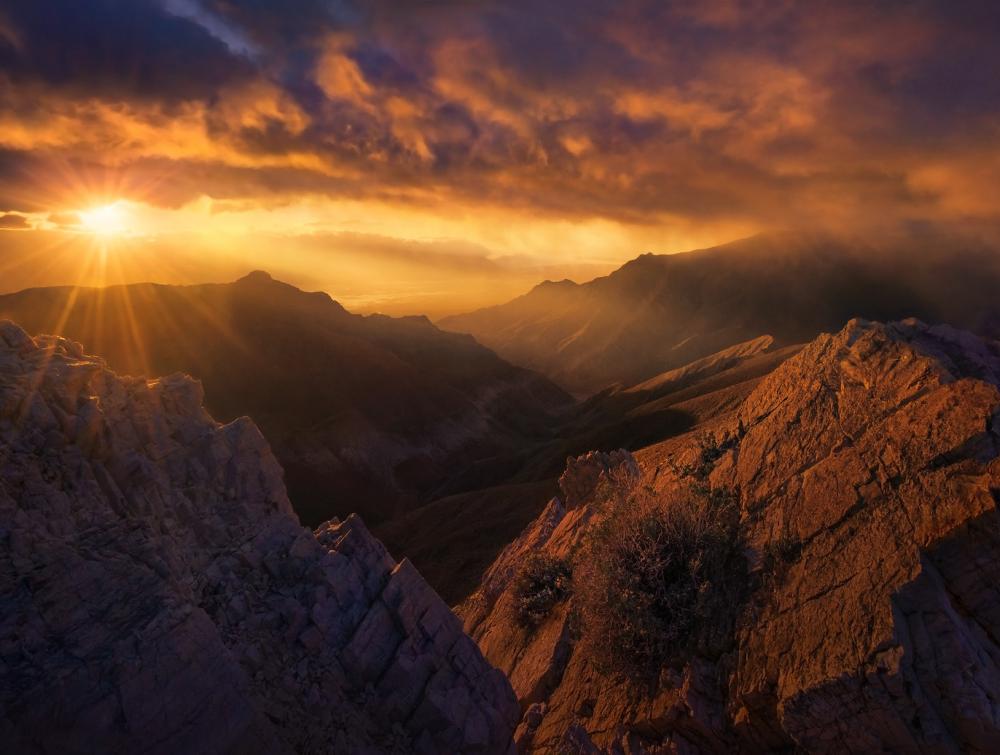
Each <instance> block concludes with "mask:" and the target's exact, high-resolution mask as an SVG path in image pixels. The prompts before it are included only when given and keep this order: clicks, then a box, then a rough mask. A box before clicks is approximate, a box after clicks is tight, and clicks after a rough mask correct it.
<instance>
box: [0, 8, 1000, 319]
mask: <svg viewBox="0 0 1000 755" xmlns="http://www.w3.org/2000/svg"><path fill="white" fill-rule="evenodd" d="M998 31H1000V29H998V14H997V12H996V10H995V7H994V5H993V4H991V3H988V2H977V1H975V0H963V1H961V2H944V1H943V0H939V1H936V2H935V1H933V0H920V1H918V2H881V3H854V2H849V3H819V2H816V3H804V2H790V1H781V2H773V1H771V0H768V1H766V2H765V1H763V0H759V1H758V0H745V1H741V0H711V1H709V2H697V3H695V2H690V3H688V2H672V3H662V2H614V3H612V2H594V1H591V0H585V1H582V2H581V1H579V0H578V1H577V2H572V3H571V2H532V3H523V2H508V3H494V2H466V3H463V2H445V1H441V2H421V3H416V2H405V3H400V2H388V0H378V1H377V2H364V3H362V2H350V1H348V0H343V1H341V2H324V1H322V0H310V1H309V2H302V3H296V4H295V11H294V12H290V11H289V10H288V6H287V4H284V3H278V2H268V0H256V1H255V2H252V3H244V2H235V1H234V0H163V1H162V2H153V1H149V2H133V1H126V0H93V1H92V2H87V3H80V2H77V1H76V0H47V1H46V2H30V3H29V2H11V1H10V0H7V2H3V3H0V227H2V229H3V230H2V231H0V290H2V291H5V292H6V291H14V290H18V289H21V288H24V287H28V286H42V285H53V284H84V285H100V284H108V283H122V282H134V281H144V280H155V281H159V282H165V283H195V282H206V281H225V280H232V279H234V278H235V277H238V276H239V275H242V274H244V273H246V272H247V271H248V270H251V269H254V268H265V269H267V270H269V271H271V272H272V274H274V275H275V276H276V277H279V278H281V279H283V280H287V281H289V282H291V283H294V284H296V285H299V286H304V287H307V288H315V289H323V290H325V291H327V292H329V293H330V294H331V295H332V296H334V297H335V298H337V299H338V300H340V301H342V302H343V303H344V304H345V306H347V307H348V308H350V309H353V310H355V311H361V312H365V311H374V310H379V311H384V312H388V313H393V314H399V313H411V312H425V313H428V314H431V315H432V316H440V315H444V314H449V313H454V312H459V311H465V310H469V309H472V308H474V307H478V306H482V305H486V304H493V303H497V302H501V301H504V300H507V299H510V298H511V297H513V296H515V295H517V294H520V293H522V292H524V291H525V290H527V288H529V287H530V286H531V285H533V284H535V283H537V282H538V281H539V280H542V279H544V278H552V279H560V278H564V277H570V278H574V279H577V280H586V279H589V278H593V277H595V276H596V275H601V274H604V273H607V272H609V271H611V270H612V269H614V268H616V267H617V266H619V265H620V264H621V263H623V262H624V261H626V260H628V259H630V258H632V257H634V256H636V255H637V254H638V253H639V252H643V251H654V252H673V251H680V250H684V249H689V248H695V247H705V246H710V245H713V244H717V243H722V242H726V241H730V240H733V239H736V238H741V237H745V236H748V235H752V234H755V233H758V232H762V231H768V230H773V229H777V228H789V227H799V226H805V227H808V228H809V229H810V230H816V229H834V230H837V229H845V228H846V229H849V230H850V231H851V232H852V233H865V232H868V231H871V232H878V231H881V230H885V229H886V228H892V229H896V228H899V227H904V228H906V227H911V226H912V225H913V224H914V223H915V222H919V223H934V224H941V225H948V226H955V227H960V228H962V229H964V230H966V231H969V230H971V231H973V232H976V233H980V232H981V233H987V232H989V231H990V230H991V229H992V228H993V227H994V225H995V223H996V221H997V219H998V218H997V215H998V207H1000V187H998V181H997V178H996V177H997V176H998V175H1000V150H998V146H1000V78H998V77H997V76H996V71H997V70H998V64H1000V52H998V49H1000V48H998V47H997V45H996V44H995V40H996V39H997V38H998Z"/></svg>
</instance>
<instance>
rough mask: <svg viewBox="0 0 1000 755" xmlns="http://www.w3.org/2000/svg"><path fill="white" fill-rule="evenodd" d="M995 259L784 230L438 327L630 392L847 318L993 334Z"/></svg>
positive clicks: (539, 290)
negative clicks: (747, 346) (692, 365)
mask: <svg viewBox="0 0 1000 755" xmlns="http://www.w3.org/2000/svg"><path fill="white" fill-rule="evenodd" d="M998 285H1000V254H997V252H996V250H995V249H993V248H992V247H990V246H989V245H986V244H984V243H982V242H980V241H978V240H976V239H974V238H971V237H970V238H964V237H959V236H948V235H944V234H934V233H928V234H926V235H924V236H903V237H892V238H885V239H874V240H866V239H857V238H849V237H838V236H834V235H828V234H798V233H781V234H767V235H758V236H754V237H750V238H747V239H742V240H739V241H735V242H731V243H729V244H724V245H721V246H717V247H711V248H707V249H698V250H692V251H688V252H682V253H678V254H670V255H654V254H649V253H646V254H643V255H640V256H639V257H636V258H635V259H633V260H630V261H629V262H626V263H625V264H624V265H622V266H621V267H620V268H619V269H618V270H616V271H614V272H612V273H611V274H610V275H607V276H603V277H600V278H596V279H594V280H592V281H589V282H587V283H582V284H576V285H574V286H555V287H553V286H551V285H549V286H536V287H535V288H533V289H532V290H531V291H529V292H528V293H526V294H524V295H522V296H521V297H518V298H516V299H514V300H512V301H510V302H508V303H506V304H501V305H496V306H493V307H488V308H484V309H481V310H477V311H475V312H471V313H467V314H465V315H455V316H452V317H447V318H443V319H441V320H440V321H439V324H440V325H441V327H443V328H446V329H448V330H453V331H458V332H467V333H471V334H472V335H473V336H475V337H476V339H477V340H479V341H480V342H482V343H484V344H486V345H487V346H489V347H491V348H493V349H494V350H495V351H496V352H497V353H499V354H500V355H501V356H503V357H505V358H507V359H509V360H511V361H513V362H515V363H517V364H521V365H524V366H526V367H530V368H532V369H536V370H539V371H540V372H542V373H544V374H546V375H548V376H549V377H550V378H552V379H553V380H554V381H555V382H556V383H558V384H560V385H563V386H564V387H565V388H567V389H568V390H570V391H571V392H573V393H574V394H576V395H578V396H584V395H589V394H591V393H595V392H597V391H599V390H602V389H603V388H606V387H608V386H610V385H614V384H616V383H621V384H625V385H629V384H635V383H639V382H641V381H643V380H646V379H648V378H650V377H652V376H654V375H656V374H659V373H661V372H664V371H666V370H669V369H672V368H675V367H680V366H682V365H684V364H687V363H689V362H692V361H695V360H696V359H699V358H701V357H704V356H707V355H708V354H711V353H714V352H716V351H719V350H721V349H723V348H726V347H728V346H731V345H732V344H735V343H738V342H741V341H747V340H750V339H752V338H756V337H758V336H760V335H763V334H770V335H772V336H773V337H774V338H775V339H776V341H777V342H778V344H779V345H789V344H792V343H801V342H803V341H806V340H809V339H811V338H813V337H815V336H816V335H817V334H818V333H820V332H823V331H824V330H831V329H834V328H837V327H839V326H840V325H841V324H842V323H844V322H846V321H847V320H849V319H850V318H852V317H856V316H865V317H869V318H871V319H877V320H894V319H901V318H904V317H910V316H918V317H921V318H923V319H925V320H928V321H931V322H949V323H952V324H955V325H956V326H959V327H966V328H969V329H971V330H973V331H975V332H979V333H983V334H987V335H991V334H996V333H998V332H1000V327H998V323H1000V313H998V308H997V307H996V305H995V303H994V300H993V296H992V293H991V292H992V291H993V290H995V288H996V286H998Z"/></svg>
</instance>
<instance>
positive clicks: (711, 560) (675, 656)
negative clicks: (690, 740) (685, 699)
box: [580, 488, 747, 681]
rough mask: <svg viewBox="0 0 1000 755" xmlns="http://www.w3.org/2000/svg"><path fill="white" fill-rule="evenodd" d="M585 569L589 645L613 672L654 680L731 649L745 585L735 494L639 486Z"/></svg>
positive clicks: (600, 537)
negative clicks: (662, 495) (666, 496)
mask: <svg viewBox="0 0 1000 755" xmlns="http://www.w3.org/2000/svg"><path fill="white" fill-rule="evenodd" d="M581 564H582V566H581V569H582V571H583V573H582V574H581V577H580V582H581V584H586V586H587V589H586V590H585V591H580V592H581V593H582V595H581V601H580V602H581V604H582V607H581V610H582V616H581V625H582V628H581V631H582V632H583V635H584V638H583V641H584V642H586V643H587V644H588V645H589V646H590V648H591V655H592V656H593V657H594V658H595V660H596V661H597V662H598V664H599V665H600V666H602V667H603V669H604V670H605V671H610V672H614V673H618V674H622V675H625V676H628V677H630V678H632V679H637V680H638V679H648V680H650V681H652V680H654V679H655V678H656V677H658V676H659V673H660V670H661V669H662V668H663V666H665V665H679V664H682V663H683V662H684V661H685V660H686V659H688V658H690V657H691V656H692V655H694V654H698V655H702V656H705V657H710V658H715V657H718V656H719V655H721V654H722V653H724V652H725V651H726V650H728V649H729V647H730V646H731V643H732V638H733V634H734V627H735V622H736V620H737V618H738V615H739V612H740V610H741V607H742V604H743V601H744V597H745V593H746V586H747V567H746V560H745V558H744V555H743V548H742V543H741V539H740V534H739V506H738V503H737V499H736V496H735V495H733V494H731V493H724V492H712V491H707V489H703V488H697V489H692V490H691V491H690V492H689V493H686V494H679V495H677V496H676V497H674V498H673V499H671V500H669V501H664V500H661V499H659V498H658V496H657V495H656V494H655V493H653V492H652V491H650V490H648V489H639V490H636V491H634V493H633V495H632V496H630V497H629V498H628V499H626V500H625V501H624V502H623V504H622V505H619V506H616V507H615V509H614V510H609V511H608V512H607V516H605V517H604V519H603V522H602V524H601V525H600V526H599V527H598V529H597V531H596V532H595V534H594V536H593V538H592V539H591V541H590V546H589V549H588V551H587V553H586V554H584V556H583V559H582V560H581Z"/></svg>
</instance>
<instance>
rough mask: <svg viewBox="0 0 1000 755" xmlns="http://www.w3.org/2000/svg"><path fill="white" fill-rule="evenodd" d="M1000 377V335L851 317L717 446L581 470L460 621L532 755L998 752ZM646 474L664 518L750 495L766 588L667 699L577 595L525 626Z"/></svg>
mask: <svg viewBox="0 0 1000 755" xmlns="http://www.w3.org/2000/svg"><path fill="white" fill-rule="evenodd" d="M998 386H1000V347H998V345H997V344H996V343H994V342H990V341H985V340H981V339H980V338H978V337H975V336H972V335H970V334H969V333H966V332H963V331H959V330H956V329H953V328H950V327H947V326H935V327H930V326H927V325H924V324H923V323H921V322H919V321H914V320H910V321H904V322H900V323H894V324H889V325H882V324H877V323H870V322H866V321H863V320H854V321H852V322H850V323H849V324H848V325H847V326H846V327H845V328H844V329H843V330H841V331H840V332H839V333H836V334H834V335H822V336H820V337H819V338H817V339H816V340H815V341H813V342H812V343H810V344H809V345H808V346H807V347H805V348H804V349H803V350H802V351H801V352H800V353H798V354H797V355H796V356H794V357H792V358H791V359H789V360H788V361H786V362H785V363H784V364H782V365H781V366H780V367H779V368H778V369H777V370H775V372H773V373H772V374H771V375H769V376H768V377H766V378H765V379H764V380H762V381H761V382H760V383H759V384H758V385H757V386H756V388H755V389H754V390H753V391H752V392H751V393H750V394H749V396H747V397H746V398H745V399H744V400H743V401H742V402H741V404H740V405H739V407H738V408H737V409H736V410H735V411H734V412H731V413H730V414H728V415H726V416H725V417H720V418H718V419H717V420H715V421H714V424H713V426H712V428H711V430H712V433H713V437H706V436H705V435H699V433H690V434H688V435H686V436H682V437H680V438H676V439H671V440H669V441H667V442H665V443H663V444H660V445H659V446H657V447H653V448H650V449H647V450H645V451H643V452H641V453H638V454H637V455H636V460H637V463H638V471H636V468H634V467H633V464H634V463H635V462H634V461H633V460H632V459H631V457H628V456H627V455H618V456H616V457H611V456H608V455H591V456H589V457H587V458H585V459H582V460H580V461H578V462H577V463H575V464H573V465H571V467H570V468H569V469H568V470H567V474H566V475H564V478H563V480H562V481H561V487H562V490H563V495H562V496H561V497H560V498H556V499H554V500H553V501H551V502H550V503H549V505H548V507H547V508H546V509H545V511H544V512H543V513H542V515H541V516H540V517H539V518H538V519H537V520H536V521H535V522H534V523H532V524H531V525H530V526H529V528H528V529H527V530H525V532H524V533H523V534H522V535H521V537H520V538H519V539H518V540H517V541H515V542H514V543H512V544H511V545H510V546H509V547H508V548H507V549H506V550H505V551H504V552H503V553H502V554H501V555H500V557H499V558H498V559H497V561H496V562H495V563H494V564H493V566H492V567H491V568H490V570H489V571H488V572H487V574H486V577H485V579H484V581H483V584H482V585H481V587H480V589H479V590H478V591H477V593H476V594H474V595H473V597H472V598H470V599H469V600H468V601H467V602H466V603H465V604H463V606H462V607H461V608H460V610H459V613H460V615H461V616H462V618H463V620H464V622H465V626H466V629H467V630H468V631H469V632H470V634H472V636H473V637H474V638H475V639H476V640H477V642H478V643H479V644H480V647H481V648H482V650H483V652H484V654H485V655H486V657H487V658H488V659H489V660H490V661H491V662H492V663H494V664H495V665H496V666H498V667H499V668H501V669H502V670H504V671H505V672H506V673H507V674H508V676H509V678H510V680H511V683H512V685H513V687H514V690H515V693H516V694H517V696H518V699H519V701H520V703H521V705H522V709H523V711H524V715H523V718H522V722H521V725H520V728H519V729H518V732H517V735H516V740H517V743H518V747H519V750H520V751H522V752H539V753H555V752H562V751H565V750H566V749H567V748H568V749H569V750H570V751H574V752H588V753H589V752H593V753H596V752H615V753H668V752H669V753H702V752H733V751H742V752H772V751H782V750H786V751H794V750H796V749H799V750H804V751H809V752H822V753H826V752H829V753H833V752H933V753H957V752H995V751H997V749H998V748H1000V702H998V701H1000V643H998V641H997V637H1000V588H998V585H1000V516H998V512H997V500H998V497H1000V458H998V457H1000V431H998V425H997V423H996V419H997V417H998V412H1000V391H998ZM701 432H704V430H702V431H701ZM636 478H638V484H639V485H641V486H643V487H644V488H648V489H651V490H653V491H654V492H655V495H656V500H658V501H659V502H660V505H662V506H663V507H664V509H666V508H667V507H670V506H671V505H675V504H674V503H673V502H674V501H675V500H677V497H678V496H679V495H681V494H682V492H683V491H685V490H690V489H691V488H692V487H698V488H700V489H703V490H710V491H714V492H715V493H721V492H725V493H726V494H727V495H732V496H735V500H736V501H737V502H738V506H739V512H740V525H739V528H740V533H741V540H742V543H743V547H744V550H745V554H746V562H747V572H748V575H747V579H748V585H750V593H749V594H748V595H747V597H746V600H745V603H744V604H743V605H742V606H740V607H739V611H740V618H739V621H738V622H737V625H736V630H735V632H734V633H733V636H732V637H730V638H729V645H728V648H729V649H728V650H727V651H726V652H724V653H723V654H722V655H721V656H716V657H703V656H700V655H698V654H692V655H689V656H688V657H687V658H686V660H685V661H684V663H683V664H681V665H680V666H665V667H664V668H663V669H662V670H661V673H660V675H659V679H658V681H656V682H655V683H654V684H653V685H652V686H644V685H640V684H628V683H623V681H622V680H621V679H619V678H617V677H616V676H615V674H614V673H613V672H609V671H608V670H606V669H602V668H601V667H600V666H599V664H597V663H596V662H595V660H594V658H592V657H590V656H589V655H588V653H587V647H588V646H587V644H586V643H585V642H582V641H581V635H585V634H586V631H587V630H586V627H585V626H581V625H580V622H579V608H580V606H579V604H580V600H579V594H574V595H572V596H571V597H570V598H569V599H568V600H566V601H564V602H560V603H557V604H556V605H554V606H553V607H552V609H551V611H550V613H549V614H548V615H547V616H546V617H545V619H544V621H542V622H541V623H540V624H539V625H537V626H534V627H523V626H518V625H517V623H516V622H514V621H512V620H511V615H512V614H511V606H512V601H513V600H514V596H513V595H512V589H511V584H512V582H515V581H516V580H513V579H512V577H513V575H514V574H515V573H516V572H517V569H518V568H520V567H519V564H521V563H524V562H525V561H526V560H527V559H528V558H529V557H531V556H532V554H536V553H544V554H547V555H548V556H551V557H554V558H565V559H568V560H569V561H570V563H571V564H572V567H573V574H574V577H576V575H577V574H578V573H579V572H580V571H582V570H583V569H582V567H584V566H585V564H583V563H582V559H585V558H586V554H587V552H588V551H587V548H586V542H587V539H588V537H590V535H591V533H593V532H594V531H595V527H596V526H597V524H598V523H599V522H600V521H601V517H602V513H601V512H602V500H601V498H602V496H603V495H604V494H605V491H606V489H607V486H608V485H609V484H610V485H615V484H619V485H620V484H622V481H623V480H624V481H625V483H624V484H626V485H633V484H635V480H636ZM629 480H631V482H629ZM573 589H574V591H576V593H581V592H582V591H585V590H587V585H586V584H579V583H574V587H573ZM606 641H607V642H614V638H606Z"/></svg>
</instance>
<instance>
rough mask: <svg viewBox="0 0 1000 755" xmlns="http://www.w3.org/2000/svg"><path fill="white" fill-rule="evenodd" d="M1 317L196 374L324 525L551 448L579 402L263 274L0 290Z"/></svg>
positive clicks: (125, 357)
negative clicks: (248, 421)
mask: <svg viewBox="0 0 1000 755" xmlns="http://www.w3.org/2000/svg"><path fill="white" fill-rule="evenodd" d="M0 315H4V316H8V317H11V318H12V319H15V320H17V321H19V322H21V323H22V324H23V325H24V326H25V327H26V328H27V329H28V330H30V331H32V332H34V333H57V334H60V335H66V336H68V337H70V338H72V339H73V340H75V341H78V342H82V343H84V344H85V345H86V347H87V348H88V350H90V351H93V352H97V353H101V354H102V356H104V357H105V358H106V359H108V362H109V364H110V365H111V366H112V367H113V368H114V369H116V370H118V371H119V372H122V373H124V374H132V375H141V374H146V375H150V374H168V373H172V372H178V371H180V372H185V373H187V374H191V375H197V376H198V378H199V379H200V380H201V381H202V382H203V384H204V385H205V391H206V400H207V402H208V405H209V407H210V409H211V410H212V411H213V413H215V414H216V415H218V416H220V417H222V418H223V419H232V418H235V417H237V416H240V415H251V416H253V417H254V419H255V420H256V421H257V422H258V423H259V424H260V425H261V427H262V428H263V430H264V432H265V435H266V436H267V437H268V439H269V441H270V442H271V444H272V445H273V447H274V448H275V450H276V453H277V454H278V456H279V458H280V460H281V461H282V464H283V466H284V467H285V470H286V474H287V475H288V483H289V488H290V490H291V493H292V497H293V500H294V501H295V503H296V506H297V509H298V511H299V512H300V515H302V516H303V517H304V519H305V520H307V521H309V522H310V523H312V524H317V523H319V522H320V521H322V520H324V519H326V518H328V517H329V516H331V515H334V514H339V515H346V514H347V513H350V510H353V507H355V506H358V505H360V506H362V507H363V510H362V512H361V513H362V514H364V515H366V516H367V517H368V518H369V519H370V520H371V521H372V522H373V523H377V522H378V521H379V520H381V519H385V518H389V517H391V516H394V515H396V514H398V513H401V512H403V511H406V510H410V509H412V508H413V507H415V506H417V505H419V504H420V503H421V502H423V501H425V500H429V499H431V498H433V497H434V491H435V489H436V488H437V487H438V486H439V485H440V484H442V483H443V482H444V481H445V480H446V478H447V477H448V476H449V475H450V474H451V473H452V471H453V469H454V467H455V466H467V465H469V464H471V463H473V462H475V461H477V460H479V459H482V458H488V457H493V456H502V455H503V454H505V453H510V452H512V451H513V450H518V449H520V448H522V447H523V446H524V445H531V443H533V442H537V441H544V440H546V439H547V437H548V432H549V431H548V430H547V428H546V421H547V418H548V417H549V416H550V415H551V414H552V413H553V412H558V411H560V410H561V409H562V408H563V407H565V406H568V405H570V404H571V403H572V401H571V399H570V397H569V396H567V395H566V394H565V393H564V392H562V391H561V390H560V389H559V388H557V387H556V386H555V385H553V384H551V383H550V382H549V381H548V380H546V379H545V378H543V377H542V376H540V375H537V374H535V373H532V372H530V371H527V370H523V369H521V368H519V367H516V366H513V365H511V364H509V363H507V362H505V361H504V360H502V359H501V358H499V357H498V356H496V354H494V353H493V352H492V351H490V350H489V349H487V348H485V347H482V346H480V345H479V344H478V343H476V341H475V340H474V339H473V338H472V337H470V336H468V335H464V334H449V333H444V332H443V331H440V330H439V329H438V328H437V327H436V326H434V325H433V324H432V323H430V322H429V321H428V320H427V319H426V318H421V317H409V318H390V317H386V316H380V315H369V316H362V315H354V314H351V313H350V312H348V311H347V310H346V309H344V308H343V307H342V306H341V305H340V304H339V303H337V302H336V301H334V300H333V299H331V298H330V297H329V295H327V294H325V293H322V292H316V293H307V292H303V291H300V290H299V289H297V288H295V287H294V286H291V285H289V284H285V283H282V282H280V281H276V280H274V279H273V278H272V277H271V276H270V275H268V274H266V273H264V272H263V271H257V272H254V273H251V274H249V275H247V276H245V277H243V278H241V279H239V280H238V281H236V282H234V283H230V284H202V285H194V286H167V285H161V284H136V285H130V286H114V287H109V288H107V289H93V288H80V289H77V288H72V287H60V288H55V289H28V290H26V291H23V292H19V293H17V294H11V295H5V296H0ZM331 507H332V508H331Z"/></svg>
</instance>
